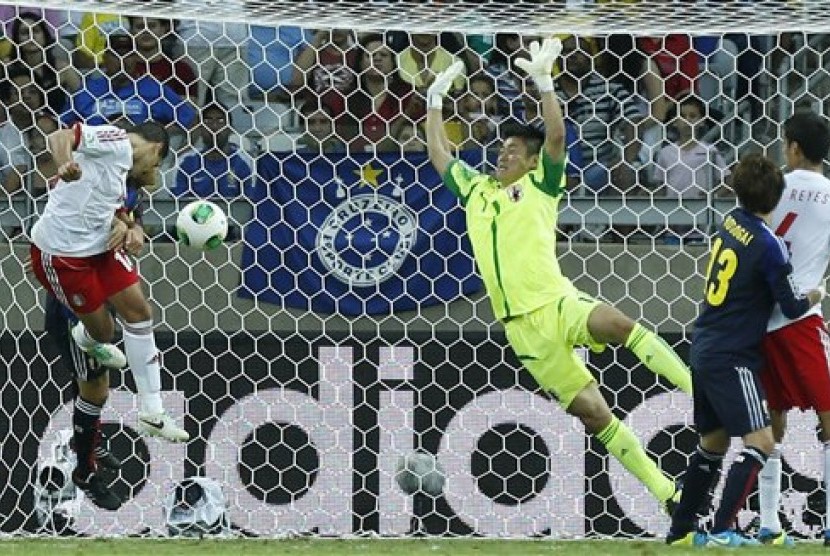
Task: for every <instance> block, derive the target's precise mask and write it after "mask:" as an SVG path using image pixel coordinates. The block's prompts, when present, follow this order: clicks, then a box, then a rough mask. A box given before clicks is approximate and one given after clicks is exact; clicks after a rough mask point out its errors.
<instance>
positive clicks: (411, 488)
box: [395, 450, 446, 496]
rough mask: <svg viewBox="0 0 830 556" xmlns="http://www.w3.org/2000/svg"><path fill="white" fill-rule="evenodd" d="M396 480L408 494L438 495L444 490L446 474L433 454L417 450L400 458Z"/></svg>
mask: <svg viewBox="0 0 830 556" xmlns="http://www.w3.org/2000/svg"><path fill="white" fill-rule="evenodd" d="M395 480H396V481H397V483H398V486H399V487H400V488H401V490H402V491H404V492H405V493H407V494H415V493H416V492H422V493H425V494H429V495H430V496H438V495H440V494H441V492H443V490H444V482H445V481H446V475H445V474H444V469H443V468H442V467H441V465H440V464H439V463H438V459H437V458H436V457H435V456H434V455H433V454H430V453H428V452H425V451H422V450H416V451H414V452H410V453H408V454H406V455H403V456H401V457H400V458H398V466H397V469H396V470H395Z"/></svg>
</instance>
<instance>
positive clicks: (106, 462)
mask: <svg viewBox="0 0 830 556" xmlns="http://www.w3.org/2000/svg"><path fill="white" fill-rule="evenodd" d="M95 461H97V462H98V465H100V466H101V467H103V468H104V469H109V470H110V471H118V470H119V469H121V460H120V459H118V458H117V457H115V456H114V455H113V454H112V452H110V451H109V450H107V449H105V448H96V450H95Z"/></svg>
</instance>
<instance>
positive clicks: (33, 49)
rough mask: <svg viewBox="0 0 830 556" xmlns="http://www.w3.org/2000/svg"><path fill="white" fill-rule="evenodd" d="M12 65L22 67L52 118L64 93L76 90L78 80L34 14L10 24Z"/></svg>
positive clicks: (64, 56)
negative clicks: (43, 98)
mask: <svg viewBox="0 0 830 556" xmlns="http://www.w3.org/2000/svg"><path fill="white" fill-rule="evenodd" d="M9 60H10V61H11V62H12V63H17V64H20V65H22V66H24V67H26V68H27V69H28V70H29V72H30V73H31V77H32V79H33V80H34V81H35V82H36V83H37V86H38V87H40V89H41V90H42V91H43V93H44V94H45V96H46V103H47V104H48V106H49V109H50V110H52V112H54V113H55V114H57V113H59V112H60V111H61V110H63V108H64V106H65V105H66V96H67V92H72V91H75V90H77V89H78V87H79V85H80V76H79V75H78V73H77V72H76V71H75V70H74V69H72V68H71V67H69V64H68V59H67V57H66V55H65V52H64V50H63V48H62V47H61V46H60V45H59V44H58V43H57V42H56V41H55V37H54V35H53V34H52V32H51V31H50V28H49V25H48V24H47V23H46V21H45V20H44V19H42V18H41V17H40V16H39V15H38V14H36V13H32V12H25V13H22V14H20V15H19V16H18V17H17V18H15V19H14V21H12V24H11V52H10V57H9Z"/></svg>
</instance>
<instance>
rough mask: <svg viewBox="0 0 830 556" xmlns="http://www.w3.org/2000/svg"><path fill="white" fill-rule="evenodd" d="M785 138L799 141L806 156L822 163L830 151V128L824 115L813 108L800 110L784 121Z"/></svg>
mask: <svg viewBox="0 0 830 556" xmlns="http://www.w3.org/2000/svg"><path fill="white" fill-rule="evenodd" d="M784 140H785V141H786V142H787V143H788V144H789V143H797V144H798V146H799V147H800V148H801V152H802V153H804V158H806V159H807V160H809V161H810V162H812V163H813V164H820V163H821V161H822V160H824V159H825V158H827V153H828V151H830V128H828V126H827V120H826V119H825V118H824V117H823V116H820V115H819V114H816V113H815V112H813V111H812V110H799V111H798V112H796V113H795V114H793V115H792V116H790V117H789V118H788V119H787V121H786V122H784Z"/></svg>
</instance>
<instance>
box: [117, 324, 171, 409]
mask: <svg viewBox="0 0 830 556" xmlns="http://www.w3.org/2000/svg"><path fill="white" fill-rule="evenodd" d="M123 326H124V351H125V352H126V355H127V362H128V363H129V365H130V370H132V372H133V379H134V380H135V387H136V390H138V401H139V403H140V405H141V411H143V412H145V413H153V414H156V413H162V412H164V407H163V406H162V404H161V366H160V365H159V351H158V348H156V340H155V338H154V336H153V321H151V320H146V321H142V322H129V323H123Z"/></svg>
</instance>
